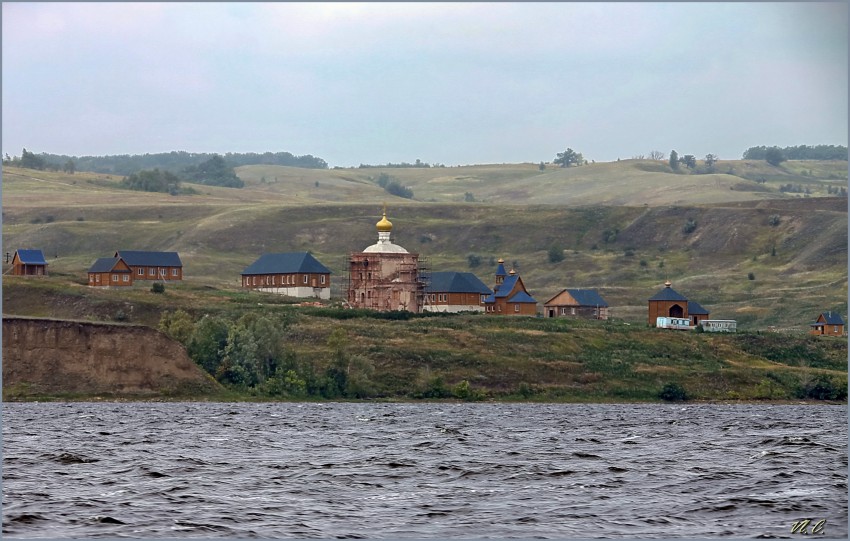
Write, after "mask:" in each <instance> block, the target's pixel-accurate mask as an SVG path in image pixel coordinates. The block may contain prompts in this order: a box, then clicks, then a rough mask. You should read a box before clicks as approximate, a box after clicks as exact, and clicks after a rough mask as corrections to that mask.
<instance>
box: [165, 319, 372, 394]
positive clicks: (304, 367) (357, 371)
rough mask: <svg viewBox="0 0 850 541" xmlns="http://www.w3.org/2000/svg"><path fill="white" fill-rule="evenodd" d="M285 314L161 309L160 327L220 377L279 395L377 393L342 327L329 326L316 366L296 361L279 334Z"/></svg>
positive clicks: (363, 361) (369, 364)
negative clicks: (321, 362) (195, 314)
mask: <svg viewBox="0 0 850 541" xmlns="http://www.w3.org/2000/svg"><path fill="white" fill-rule="evenodd" d="M289 325H290V320H289V319H288V318H287V316H270V315H257V314H254V313H248V314H245V315H242V316H241V317H238V318H235V319H233V318H228V317H222V316H204V317H203V318H201V319H200V320H199V321H197V322H193V321H192V317H191V316H190V315H189V314H188V313H186V312H185V311H182V310H177V311H176V312H174V313H169V312H165V313H163V315H162V317H161V319H160V322H159V330H161V331H162V332H164V333H166V334H167V335H169V336H170V337H171V338H173V339H175V340H177V341H179V342H181V343H182V344H183V345H185V346H186V350H187V352H188V353H189V356H190V357H191V358H192V360H193V361H194V362H195V363H196V364H197V365H198V366H200V367H201V368H203V369H204V370H205V371H206V372H207V373H209V374H210V375H211V376H213V377H214V378H215V379H216V380H218V381H219V382H221V383H223V384H225V385H228V386H232V387H235V388H238V389H243V390H248V391H250V392H252V393H254V394H262V395H265V396H273V397H279V398H307V397H317V398H367V397H370V396H375V395H376V394H377V392H376V390H375V385H374V384H373V382H372V377H373V374H374V366H373V364H372V362H371V361H370V360H369V359H366V358H364V357H362V356H359V355H352V354H350V353H349V351H348V350H349V341H348V336H347V334H346V332H345V330H344V329H342V328H337V329H334V330H333V332H331V334H330V336H329V337H328V339H327V342H326V346H327V347H328V349H329V350H330V352H331V353H330V359H329V360H328V362H327V363H325V364H326V366H324V367H323V368H322V367H319V366H316V365H314V364H313V363H312V362H310V361H305V362H299V361H298V360H297V359H296V358H295V356H294V355H293V354H291V353H290V352H288V351H287V350H286V348H285V344H284V342H283V341H282V340H281V336H284V335H285V333H286V329H287V328H288V327H289Z"/></svg>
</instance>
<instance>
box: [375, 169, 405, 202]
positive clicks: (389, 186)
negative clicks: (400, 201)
mask: <svg viewBox="0 0 850 541" xmlns="http://www.w3.org/2000/svg"><path fill="white" fill-rule="evenodd" d="M376 182H377V184H378V186H380V187H381V188H383V189H384V191H386V192H387V193H388V194H391V195H395V196H397V197H403V198H405V199H413V190H411V189H410V188H408V187H407V186H402V185H401V184H400V183H399V182H398V181H397V180H395V179H394V178H392V177H391V176H389V175H388V174H386V173H381V174H380V175H378V180H377V181H376Z"/></svg>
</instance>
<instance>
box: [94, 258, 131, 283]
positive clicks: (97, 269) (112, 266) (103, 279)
mask: <svg viewBox="0 0 850 541" xmlns="http://www.w3.org/2000/svg"><path fill="white" fill-rule="evenodd" d="M88 275H89V286H91V287H127V286H131V285H133V271H132V269H131V268H130V266H129V265H128V264H127V262H126V261H124V260H123V259H122V258H120V257H101V258H99V259H97V260H96V261H95V262H94V264H93V265H92V266H91V267H90V268H89V270H88Z"/></svg>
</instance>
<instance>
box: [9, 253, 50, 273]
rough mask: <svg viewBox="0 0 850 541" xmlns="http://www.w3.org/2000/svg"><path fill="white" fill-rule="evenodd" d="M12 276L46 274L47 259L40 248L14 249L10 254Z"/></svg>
mask: <svg viewBox="0 0 850 541" xmlns="http://www.w3.org/2000/svg"><path fill="white" fill-rule="evenodd" d="M12 274H13V275H14V276H47V261H45V259H44V254H43V253H42V251H41V250H23V249H21V250H16V251H15V255H14V256H12Z"/></svg>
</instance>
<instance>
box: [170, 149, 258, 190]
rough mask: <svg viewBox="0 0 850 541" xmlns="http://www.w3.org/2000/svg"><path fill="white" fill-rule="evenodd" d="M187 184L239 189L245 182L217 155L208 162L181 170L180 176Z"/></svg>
mask: <svg viewBox="0 0 850 541" xmlns="http://www.w3.org/2000/svg"><path fill="white" fill-rule="evenodd" d="M181 176H182V177H183V179H184V180H185V181H187V182H196V183H198V184H206V185H207V186H225V187H228V188H241V187H243V186H245V182H244V181H243V180H242V179H241V178H239V177H237V176H236V173H235V172H234V171H233V168H232V167H229V166H228V165H227V163H226V162H225V161H224V158H222V157H221V156H219V155H214V156H213V157H211V158H210V159H209V160H207V161H205V162H203V163H200V164H198V165H192V166H189V167H187V168H186V169H184V170H183V173H182V175H181Z"/></svg>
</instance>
